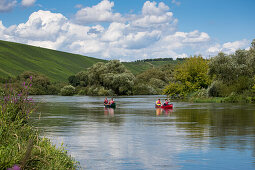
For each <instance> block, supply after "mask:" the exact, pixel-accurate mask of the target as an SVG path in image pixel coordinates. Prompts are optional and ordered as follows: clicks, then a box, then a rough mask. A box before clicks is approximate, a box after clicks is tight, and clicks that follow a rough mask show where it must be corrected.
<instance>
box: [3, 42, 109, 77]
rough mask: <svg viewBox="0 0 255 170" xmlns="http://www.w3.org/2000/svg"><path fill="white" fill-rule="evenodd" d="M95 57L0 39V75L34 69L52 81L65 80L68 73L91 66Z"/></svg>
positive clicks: (74, 72) (13, 74)
mask: <svg viewBox="0 0 255 170" xmlns="http://www.w3.org/2000/svg"><path fill="white" fill-rule="evenodd" d="M100 61H101V62H106V60H100V59H96V58H91V57H86V56H82V55H77V54H71V53H66V52H61V51H56V50H50V49H46V48H40V47H34V46H30V45H24V44H19V43H13V42H7V41H1V40H0V77H8V76H10V77H13V76H17V75H19V74H20V73H22V72H23V71H36V72H39V73H42V74H44V75H46V76H48V77H49V78H50V79H51V80H53V81H67V78H68V77H69V76H70V75H73V74H76V73H77V72H79V71H82V70H84V69H85V68H88V67H90V66H92V65H93V64H94V63H96V62H100Z"/></svg>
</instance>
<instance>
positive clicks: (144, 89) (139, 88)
mask: <svg viewBox="0 0 255 170" xmlns="http://www.w3.org/2000/svg"><path fill="white" fill-rule="evenodd" d="M133 94H135V95H149V94H157V91H156V90H155V89H154V88H153V87H152V86H150V85H147V84H143V83H139V84H137V85H135V86H134V88H133Z"/></svg>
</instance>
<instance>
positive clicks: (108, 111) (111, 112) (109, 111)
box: [104, 108, 114, 116]
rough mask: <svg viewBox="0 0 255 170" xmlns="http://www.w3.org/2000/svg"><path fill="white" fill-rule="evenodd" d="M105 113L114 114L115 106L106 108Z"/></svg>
mask: <svg viewBox="0 0 255 170" xmlns="http://www.w3.org/2000/svg"><path fill="white" fill-rule="evenodd" d="M104 114H105V115H110V116H114V108H104Z"/></svg>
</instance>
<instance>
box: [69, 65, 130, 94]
mask: <svg viewBox="0 0 255 170" xmlns="http://www.w3.org/2000/svg"><path fill="white" fill-rule="evenodd" d="M134 78H135V77H134V75H133V74H132V73H130V72H129V71H128V70H127V69H126V67H125V66H124V65H123V64H122V63H121V62H119V61H118V60H112V61H109V62H108V63H102V62H99V63H96V64H94V65H93V66H92V67H90V68H88V69H87V70H85V71H82V72H79V73H77V74H76V75H75V77H71V78H70V80H71V81H69V82H70V83H72V84H74V82H75V84H76V85H77V86H78V89H79V87H86V88H83V89H81V90H79V94H86V95H107V94H112V93H115V94H118V95H130V94H132V87H133V85H134Z"/></svg>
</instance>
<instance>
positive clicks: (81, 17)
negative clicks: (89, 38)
mask: <svg viewBox="0 0 255 170" xmlns="http://www.w3.org/2000/svg"><path fill="white" fill-rule="evenodd" d="M113 6H114V2H110V1H109V0H103V1H101V2H100V3H99V4H97V5H95V6H92V7H85V8H82V9H80V10H79V11H78V12H77V13H76V14H75V19H76V21H77V22H78V23H80V24H90V23H97V22H113V21H119V20H121V19H122V18H121V14H120V13H113V12H112V7H113Z"/></svg>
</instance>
